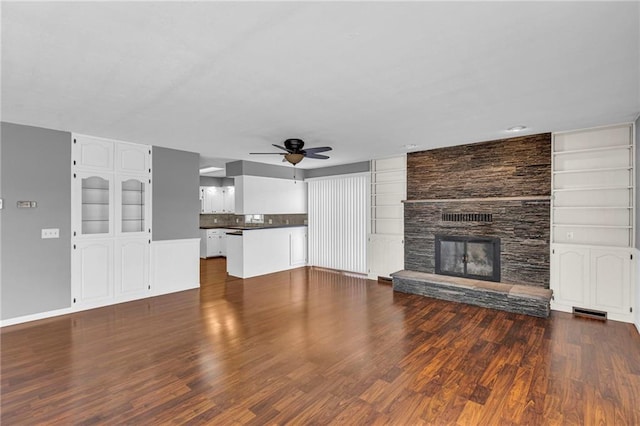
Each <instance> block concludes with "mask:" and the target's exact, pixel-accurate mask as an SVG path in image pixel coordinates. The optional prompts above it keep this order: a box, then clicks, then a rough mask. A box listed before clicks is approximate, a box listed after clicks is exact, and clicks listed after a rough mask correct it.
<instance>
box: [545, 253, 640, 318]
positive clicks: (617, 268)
mask: <svg viewBox="0 0 640 426" xmlns="http://www.w3.org/2000/svg"><path fill="white" fill-rule="evenodd" d="M632 275H633V261H632V260H631V249H619V248H615V247H607V248H591V247H580V246H571V245H554V246H553V251H552V255H551V283H550V284H551V289H552V290H553V301H552V302H551V307H552V309H556V310H561V311H565V312H571V311H572V309H573V308H574V307H576V308H583V309H592V310H595V311H603V312H606V313H607V317H608V318H609V319H613V320H616V321H625V322H632V321H633V313H632V312H631V309H632V308H633V300H632V297H631V294H632V291H631V289H632V278H631V277H632Z"/></svg>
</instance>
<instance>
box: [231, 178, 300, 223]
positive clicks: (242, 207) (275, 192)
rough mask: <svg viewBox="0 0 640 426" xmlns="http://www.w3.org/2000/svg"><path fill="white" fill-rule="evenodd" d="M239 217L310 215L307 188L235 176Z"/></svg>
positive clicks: (268, 179) (288, 182)
mask: <svg viewBox="0 0 640 426" xmlns="http://www.w3.org/2000/svg"><path fill="white" fill-rule="evenodd" d="M235 184H236V185H235V204H236V213H237V214H296V213H307V184H306V183H305V182H302V181H294V180H290V179H277V178H268V177H260V176H246V175H245V176H236V178H235Z"/></svg>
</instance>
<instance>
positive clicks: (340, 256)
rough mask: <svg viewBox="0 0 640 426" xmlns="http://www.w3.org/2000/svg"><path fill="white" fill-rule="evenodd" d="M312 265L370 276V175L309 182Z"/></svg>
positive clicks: (310, 253) (310, 252)
mask: <svg viewBox="0 0 640 426" xmlns="http://www.w3.org/2000/svg"><path fill="white" fill-rule="evenodd" d="M308 194H309V210H308V211H309V213H308V216H309V229H308V232H309V264H310V265H312V266H320V267H323V268H331V269H338V270H341V271H349V272H357V273H363V274H365V273H367V229H368V220H369V217H368V211H369V175H355V176H340V177H330V178H326V179H318V180H312V181H309V193H308Z"/></svg>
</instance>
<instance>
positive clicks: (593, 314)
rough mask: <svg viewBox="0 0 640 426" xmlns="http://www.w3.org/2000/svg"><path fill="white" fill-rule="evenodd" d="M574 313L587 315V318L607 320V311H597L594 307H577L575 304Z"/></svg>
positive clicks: (578, 315)
mask: <svg viewBox="0 0 640 426" xmlns="http://www.w3.org/2000/svg"><path fill="white" fill-rule="evenodd" d="M573 315H575V316H577V317H586V318H593V319H599V320H602V321H606V320H607V313H606V312H602V311H595V310H593V309H584V308H576V307H575V306H574V307H573Z"/></svg>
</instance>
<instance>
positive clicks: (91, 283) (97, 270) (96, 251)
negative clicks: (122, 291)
mask: <svg viewBox="0 0 640 426" xmlns="http://www.w3.org/2000/svg"><path fill="white" fill-rule="evenodd" d="M71 264H72V266H71V270H72V274H71V282H72V294H71V297H72V298H73V300H72V302H73V305H72V306H74V307H76V306H77V307H82V308H89V307H94V306H102V305H104V304H108V303H109V302H110V301H111V300H112V299H113V296H114V291H113V266H114V265H113V240H112V239H96V240H93V241H79V242H76V243H74V244H73V247H72V256H71Z"/></svg>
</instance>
